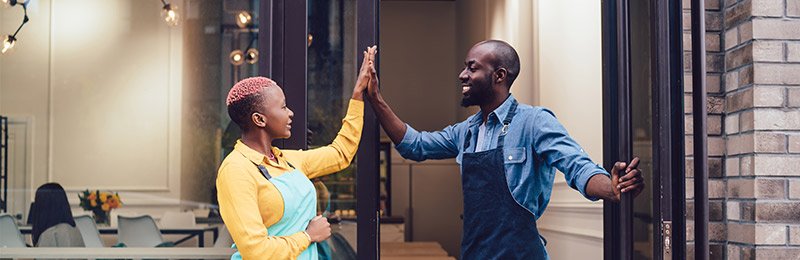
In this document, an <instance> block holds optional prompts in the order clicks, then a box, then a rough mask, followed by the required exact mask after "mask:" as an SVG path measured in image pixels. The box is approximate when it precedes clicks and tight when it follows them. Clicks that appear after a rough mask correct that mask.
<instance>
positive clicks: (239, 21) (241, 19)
mask: <svg viewBox="0 0 800 260" xmlns="http://www.w3.org/2000/svg"><path fill="white" fill-rule="evenodd" d="M252 20H253V17H252V16H250V13H248V12H247V11H241V12H239V13H238V14H236V25H237V26H239V28H244V27H247V25H249V24H250V22H251V21H252Z"/></svg>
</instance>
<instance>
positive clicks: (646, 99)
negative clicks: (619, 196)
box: [630, 1, 654, 259]
mask: <svg viewBox="0 0 800 260" xmlns="http://www.w3.org/2000/svg"><path fill="white" fill-rule="evenodd" d="M649 3H650V1H631V7H630V19H631V25H630V31H631V64H632V66H631V96H632V97H633V98H632V99H633V100H632V104H631V106H632V107H631V111H632V115H631V118H632V122H631V124H632V127H633V129H632V131H633V132H632V137H633V154H634V155H635V156H638V157H639V159H640V160H641V161H640V163H639V169H641V171H642V176H643V177H644V182H645V189H644V191H643V192H642V193H641V194H640V195H639V196H638V197H636V199H635V200H634V201H633V204H634V206H633V230H634V234H633V243H634V245H633V249H634V259H653V246H654V243H653V213H652V212H653V189H652V184H653V131H652V129H653V125H652V98H651V96H652V93H651V92H652V87H651V86H652V81H651V67H650V65H651V61H650V57H651V56H650V53H651V49H650V39H651V37H650V13H651V11H650V4H649Z"/></svg>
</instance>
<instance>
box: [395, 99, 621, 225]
mask: <svg viewBox="0 0 800 260" xmlns="http://www.w3.org/2000/svg"><path fill="white" fill-rule="evenodd" d="M513 100H514V96H513V95H509V97H508V98H507V99H506V101H505V102H503V104H502V105H500V107H498V108H497V109H495V110H494V111H492V113H490V114H489V116H488V117H487V123H486V134H487V136H486V137H484V138H485V141H484V145H485V147H484V148H485V149H479V150H489V149H494V148H496V147H497V136H498V135H499V134H500V132H501V130H502V128H503V125H502V122H501V120H500V119H501V118H505V117H506V115H507V114H508V110H509V108H510V106H511V103H512V102H513ZM481 113H482V112H478V113H477V114H475V115H473V116H471V117H470V118H468V119H467V120H465V121H463V122H460V123H457V124H455V125H450V126H447V127H445V128H444V129H443V130H441V131H437V132H419V131H417V130H415V129H414V128H412V127H411V126H409V125H406V133H405V136H404V137H403V141H402V142H400V144H398V145H395V149H397V151H398V152H399V153H400V155H402V156H403V158H406V159H409V160H414V161H423V160H427V159H446V158H453V157H455V158H456V162H458V164H461V160H462V156H463V154H464V153H472V152H475V145H476V144H475V143H476V141H477V135H478V127H479V126H480V125H481V124H482V123H483V118H482V117H481ZM466 138H469V139H470V140H469V145H467V146H466V147H465V145H464V143H465V142H464V141H465V139H466ZM504 143H505V144H504V148H503V161H504V162H505V170H506V180H507V182H508V188H509V190H510V191H511V195H512V196H513V197H514V199H515V200H516V201H517V202H518V203H519V204H520V205H522V206H523V207H525V208H527V209H528V210H530V212H532V213H534V214H535V216H536V218H537V219H538V218H539V217H540V216H541V215H542V213H544V210H545V208H546V207H547V204H548V203H549V202H550V194H551V193H552V191H553V179H554V178H555V172H556V169H558V170H560V171H561V172H563V173H564V177H565V178H566V180H567V184H569V186H570V187H572V188H573V189H576V190H578V191H579V192H580V193H581V194H582V195H583V196H584V197H586V198H587V199H589V200H592V201H595V200H597V199H596V198H591V197H589V196H587V195H586V183H587V182H588V181H589V179H590V178H591V177H592V176H594V175H595V174H604V175H607V176H608V175H609V174H608V172H606V170H604V169H603V168H602V167H600V166H599V165H597V164H595V163H594V162H592V160H591V159H589V156H588V155H587V154H586V152H584V151H583V149H582V148H581V146H580V145H578V143H577V142H575V140H574V139H572V138H571V137H569V134H567V130H566V129H565V128H564V126H562V125H561V123H559V122H558V120H557V119H556V117H555V115H554V114H553V112H552V111H550V110H549V109H547V108H543V107H531V106H529V105H524V104H519V106H518V107H517V113H516V115H514V119H513V120H512V121H511V124H510V125H509V126H508V129H507V135H506V137H505V141H504Z"/></svg>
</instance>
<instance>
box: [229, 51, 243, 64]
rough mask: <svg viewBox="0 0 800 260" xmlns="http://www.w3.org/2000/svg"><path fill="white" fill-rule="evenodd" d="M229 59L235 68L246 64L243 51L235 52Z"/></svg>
mask: <svg viewBox="0 0 800 260" xmlns="http://www.w3.org/2000/svg"><path fill="white" fill-rule="evenodd" d="M229 58H230V59H231V64H233V66H239V65H242V64H243V63H244V53H243V52H242V50H233V51H232V52H231V55H230V56H229Z"/></svg>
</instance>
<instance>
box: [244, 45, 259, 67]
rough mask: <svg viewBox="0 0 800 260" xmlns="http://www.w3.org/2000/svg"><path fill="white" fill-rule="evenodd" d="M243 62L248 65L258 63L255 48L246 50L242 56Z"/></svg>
mask: <svg viewBox="0 0 800 260" xmlns="http://www.w3.org/2000/svg"><path fill="white" fill-rule="evenodd" d="M244 61H246V62H247V63H250V64H256V62H258V50H256V49H255V48H250V49H248V50H247V54H245V55H244Z"/></svg>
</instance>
